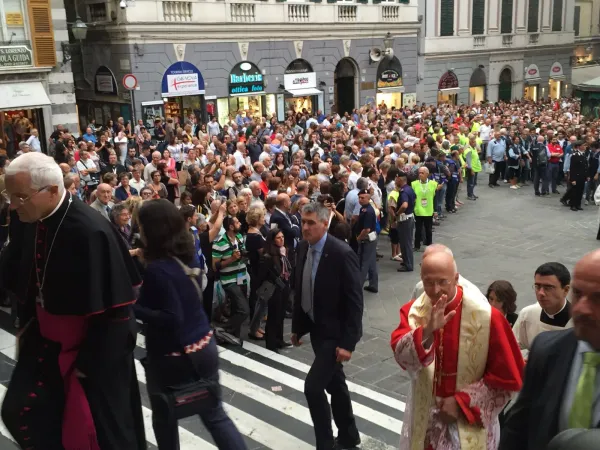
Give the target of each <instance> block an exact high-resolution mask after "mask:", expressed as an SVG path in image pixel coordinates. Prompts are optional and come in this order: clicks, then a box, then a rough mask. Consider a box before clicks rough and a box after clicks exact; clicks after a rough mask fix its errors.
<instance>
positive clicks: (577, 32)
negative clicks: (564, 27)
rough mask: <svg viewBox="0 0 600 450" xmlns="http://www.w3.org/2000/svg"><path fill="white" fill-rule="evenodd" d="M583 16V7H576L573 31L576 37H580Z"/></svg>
mask: <svg viewBox="0 0 600 450" xmlns="http://www.w3.org/2000/svg"><path fill="white" fill-rule="evenodd" d="M580 15H581V6H576V7H575V17H573V29H574V30H575V36H579V20H580V17H579V16H580Z"/></svg>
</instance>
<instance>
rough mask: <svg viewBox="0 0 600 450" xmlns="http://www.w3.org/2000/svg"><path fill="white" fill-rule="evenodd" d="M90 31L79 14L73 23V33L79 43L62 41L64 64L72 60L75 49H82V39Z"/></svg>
mask: <svg viewBox="0 0 600 450" xmlns="http://www.w3.org/2000/svg"><path fill="white" fill-rule="evenodd" d="M87 32H88V26H87V25H86V24H85V22H84V21H83V20H81V17H79V15H77V17H76V18H75V22H73V23H72V24H71V33H73V38H75V40H76V41H78V43H76V44H68V43H66V42H62V43H61V48H62V52H63V64H66V63H68V62H69V61H71V58H72V56H73V52H74V51H78V50H81V41H83V40H84V39H85V38H86V36H87Z"/></svg>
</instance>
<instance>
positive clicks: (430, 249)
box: [422, 244, 454, 259]
mask: <svg viewBox="0 0 600 450" xmlns="http://www.w3.org/2000/svg"><path fill="white" fill-rule="evenodd" d="M439 252H443V253H447V254H449V255H450V256H451V257H452V259H454V255H453V254H452V250H450V248H449V247H446V246H445V245H444V244H431V245H428V246H427V248H426V249H425V251H424V252H423V258H422V259H425V258H426V257H427V256H429V255H432V254H434V253H439Z"/></svg>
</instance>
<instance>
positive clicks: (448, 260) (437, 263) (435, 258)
mask: <svg viewBox="0 0 600 450" xmlns="http://www.w3.org/2000/svg"><path fill="white" fill-rule="evenodd" d="M440 270H445V271H447V272H448V273H449V274H450V275H454V274H455V273H456V261H454V257H453V256H452V255H451V254H449V253H446V252H445V251H437V252H432V253H430V254H429V256H428V257H427V258H423V260H422V262H421V274H423V273H426V272H429V271H440Z"/></svg>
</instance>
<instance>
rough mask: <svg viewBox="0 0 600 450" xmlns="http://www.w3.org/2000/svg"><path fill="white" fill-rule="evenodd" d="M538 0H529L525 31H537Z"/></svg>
mask: <svg viewBox="0 0 600 450" xmlns="http://www.w3.org/2000/svg"><path fill="white" fill-rule="evenodd" d="M539 14H540V0H529V11H528V12H527V32H528V33H537V32H538V31H539Z"/></svg>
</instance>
